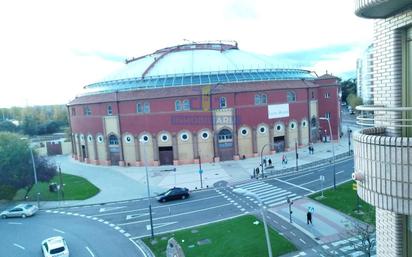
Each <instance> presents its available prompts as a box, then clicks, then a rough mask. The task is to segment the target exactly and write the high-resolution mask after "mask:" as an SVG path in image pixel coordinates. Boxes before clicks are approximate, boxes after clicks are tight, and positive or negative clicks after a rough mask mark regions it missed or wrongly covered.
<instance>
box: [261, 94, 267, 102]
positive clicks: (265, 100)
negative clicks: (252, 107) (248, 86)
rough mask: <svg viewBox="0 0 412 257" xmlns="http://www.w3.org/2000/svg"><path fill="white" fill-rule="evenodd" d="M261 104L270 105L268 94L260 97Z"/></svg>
mask: <svg viewBox="0 0 412 257" xmlns="http://www.w3.org/2000/svg"><path fill="white" fill-rule="evenodd" d="M260 103H261V104H267V103H268V97H267V95H266V94H261V95H260Z"/></svg>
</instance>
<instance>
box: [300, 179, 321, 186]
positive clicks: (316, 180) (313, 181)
mask: <svg viewBox="0 0 412 257" xmlns="http://www.w3.org/2000/svg"><path fill="white" fill-rule="evenodd" d="M319 181H320V179H315V180H311V181H308V182H306V183H303V184H299V185H300V186H304V185H308V184H312V183H315V182H319Z"/></svg>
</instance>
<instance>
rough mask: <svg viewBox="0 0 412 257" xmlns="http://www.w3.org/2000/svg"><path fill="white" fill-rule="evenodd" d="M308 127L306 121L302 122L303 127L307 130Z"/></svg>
mask: <svg viewBox="0 0 412 257" xmlns="http://www.w3.org/2000/svg"><path fill="white" fill-rule="evenodd" d="M307 126H308V122H307V121H306V120H304V121H302V127H304V128H306V127H307Z"/></svg>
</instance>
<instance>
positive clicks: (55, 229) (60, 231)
mask: <svg viewBox="0 0 412 257" xmlns="http://www.w3.org/2000/svg"><path fill="white" fill-rule="evenodd" d="M53 230H54V231H56V232H59V233H61V234H65V232H64V231H63V230H60V229H57V228H53Z"/></svg>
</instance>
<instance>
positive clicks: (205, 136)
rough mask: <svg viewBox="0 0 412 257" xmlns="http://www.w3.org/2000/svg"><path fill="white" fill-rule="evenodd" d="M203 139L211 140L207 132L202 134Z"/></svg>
mask: <svg viewBox="0 0 412 257" xmlns="http://www.w3.org/2000/svg"><path fill="white" fill-rule="evenodd" d="M202 138H203V139H204V140H206V139H208V138H209V133H207V132H206V131H204V132H202Z"/></svg>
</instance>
